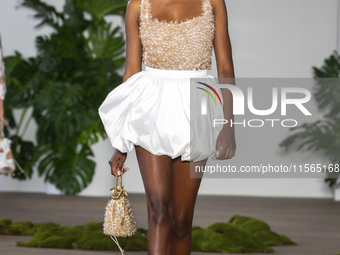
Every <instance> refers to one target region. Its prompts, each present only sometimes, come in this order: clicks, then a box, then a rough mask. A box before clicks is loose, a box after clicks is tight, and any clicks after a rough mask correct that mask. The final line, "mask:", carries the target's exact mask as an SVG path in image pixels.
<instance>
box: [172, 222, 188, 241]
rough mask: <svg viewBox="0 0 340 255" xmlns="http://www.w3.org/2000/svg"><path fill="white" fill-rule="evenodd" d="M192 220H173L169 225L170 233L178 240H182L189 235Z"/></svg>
mask: <svg viewBox="0 0 340 255" xmlns="http://www.w3.org/2000/svg"><path fill="white" fill-rule="evenodd" d="M191 224H192V220H191V218H190V217H187V218H174V219H173V220H172V224H171V230H172V233H173V234H174V235H175V236H176V237H177V238H178V239H183V238H185V237H187V236H188V235H190V234H191V227H192V226H191Z"/></svg>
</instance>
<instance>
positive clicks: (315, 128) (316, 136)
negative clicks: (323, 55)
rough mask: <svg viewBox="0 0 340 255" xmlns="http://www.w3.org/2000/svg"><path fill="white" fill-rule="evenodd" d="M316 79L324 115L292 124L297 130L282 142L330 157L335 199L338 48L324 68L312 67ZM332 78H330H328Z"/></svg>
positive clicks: (339, 187) (338, 194) (339, 142)
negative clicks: (298, 124)
mask: <svg viewBox="0 0 340 255" xmlns="http://www.w3.org/2000/svg"><path fill="white" fill-rule="evenodd" d="M313 70H314V78H315V80H316V83H315V87H314V92H313V95H314V97H315V99H316V102H317V104H318V108H319V109H320V110H321V111H323V112H324V116H323V118H322V119H320V120H317V121H315V122H313V123H304V124H302V125H300V126H297V127H294V128H291V130H292V131H296V132H295V133H294V134H292V135H290V136H289V137H287V138H286V139H285V140H284V141H283V142H281V143H280V146H282V147H285V148H286V150H288V148H289V147H290V146H291V145H293V144H294V145H296V149H297V150H298V151H299V150H309V151H320V152H323V153H324V155H326V156H327V157H328V159H329V163H330V164H329V167H328V168H327V169H326V171H327V176H326V178H325V182H327V183H328V185H329V187H331V188H333V190H334V200H336V201H340V171H339V170H340V79H339V78H340V56H339V53H338V52H337V51H334V53H333V54H332V55H331V56H330V57H328V58H327V59H325V61H324V65H323V66H322V67H321V68H316V67H313ZM326 78H330V79H326Z"/></svg>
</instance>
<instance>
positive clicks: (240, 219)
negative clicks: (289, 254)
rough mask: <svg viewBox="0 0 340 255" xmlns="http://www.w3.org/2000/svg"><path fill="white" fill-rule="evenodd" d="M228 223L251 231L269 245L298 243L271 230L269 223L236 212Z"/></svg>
mask: <svg viewBox="0 0 340 255" xmlns="http://www.w3.org/2000/svg"><path fill="white" fill-rule="evenodd" d="M228 223H231V224H233V225H235V226H238V227H239V228H241V229H245V230H249V231H251V232H252V233H253V234H254V235H256V236H257V237H259V238H260V239H261V240H262V242H264V243H265V244H267V245H289V244H296V243H295V242H293V241H292V240H290V239H289V238H288V237H287V236H285V235H279V234H277V233H275V232H273V231H271V229H270V227H269V225H268V224H267V223H265V222H264V221H262V220H257V219H254V218H251V217H247V216H241V215H238V214H236V215H234V216H233V217H231V218H230V219H229V221H228Z"/></svg>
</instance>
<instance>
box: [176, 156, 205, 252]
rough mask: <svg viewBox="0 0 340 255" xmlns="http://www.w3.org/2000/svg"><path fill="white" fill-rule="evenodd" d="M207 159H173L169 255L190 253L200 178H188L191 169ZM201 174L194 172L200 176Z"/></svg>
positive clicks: (196, 175) (202, 163)
mask: <svg viewBox="0 0 340 255" xmlns="http://www.w3.org/2000/svg"><path fill="white" fill-rule="evenodd" d="M206 162H207V160H203V161H200V162H197V163H194V162H192V163H191V164H190V162H189V161H181V158H180V157H178V158H176V159H174V160H173V171H172V176H173V177H172V181H173V186H172V197H173V222H172V226H171V232H170V243H171V255H189V254H191V231H192V221H193V216H194V207H195V203H196V198H197V192H198V189H199V186H200V184H201V180H202V179H201V178H190V167H191V168H192V169H191V171H193V170H194V167H195V166H196V165H199V166H205V164H206ZM202 176H203V174H202V173H199V174H195V177H202Z"/></svg>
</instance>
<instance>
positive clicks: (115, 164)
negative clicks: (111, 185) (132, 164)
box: [109, 149, 129, 176]
mask: <svg viewBox="0 0 340 255" xmlns="http://www.w3.org/2000/svg"><path fill="white" fill-rule="evenodd" d="M126 157H127V153H123V152H121V151H119V150H117V149H115V152H114V153H113V155H112V157H111V159H110V161H109V165H110V166H111V174H112V175H115V176H118V175H122V174H123V173H125V172H126V171H127V170H129V168H128V167H125V166H124V162H125V160H126Z"/></svg>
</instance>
